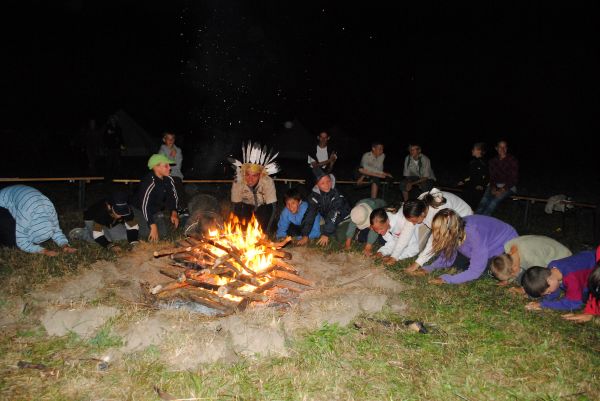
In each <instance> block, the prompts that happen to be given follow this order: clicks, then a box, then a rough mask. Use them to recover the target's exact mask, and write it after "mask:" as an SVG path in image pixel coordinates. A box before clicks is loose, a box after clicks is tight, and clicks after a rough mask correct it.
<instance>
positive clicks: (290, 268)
mask: <svg viewBox="0 0 600 401" xmlns="http://www.w3.org/2000/svg"><path fill="white" fill-rule="evenodd" d="M273 264H274V265H275V266H277V267H279V268H281V269H283V270H286V271H288V272H290V273H294V274H297V273H298V270H296V269H295V268H294V266H292V265H290V264H289V263H286V262H284V261H283V260H281V259H273Z"/></svg>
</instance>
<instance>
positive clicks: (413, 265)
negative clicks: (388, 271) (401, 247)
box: [404, 262, 421, 273]
mask: <svg viewBox="0 0 600 401" xmlns="http://www.w3.org/2000/svg"><path fill="white" fill-rule="evenodd" d="M420 268H421V265H420V264H418V263H417V262H413V263H411V264H410V266H408V267H407V268H406V269H404V271H406V272H407V273H411V272H415V271H417V270H419V269H420Z"/></svg>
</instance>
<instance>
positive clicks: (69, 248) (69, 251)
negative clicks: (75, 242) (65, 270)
mask: <svg viewBox="0 0 600 401" xmlns="http://www.w3.org/2000/svg"><path fill="white" fill-rule="evenodd" d="M62 250H63V252H64V253H75V252H77V249H75V248H72V247H70V246H69V245H65V246H63V248H62Z"/></svg>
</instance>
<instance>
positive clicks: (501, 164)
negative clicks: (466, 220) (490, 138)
mask: <svg viewBox="0 0 600 401" xmlns="http://www.w3.org/2000/svg"><path fill="white" fill-rule="evenodd" d="M496 152H497V153H498V155H497V156H496V157H494V158H493V159H492V160H490V183H489V184H488V186H487V188H486V190H485V193H484V194H483V198H481V202H479V206H478V207H477V211H476V212H475V213H476V214H483V215H486V216H491V215H492V214H493V213H494V210H496V208H497V207H498V205H499V204H500V202H502V201H503V200H504V199H506V198H508V197H510V196H512V195H514V194H515V193H517V183H518V181H519V162H518V161H517V159H516V158H515V157H514V156H513V155H511V154H509V153H508V143H507V142H506V141H504V140H501V141H498V143H497V144H496Z"/></svg>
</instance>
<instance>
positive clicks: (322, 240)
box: [317, 235, 329, 246]
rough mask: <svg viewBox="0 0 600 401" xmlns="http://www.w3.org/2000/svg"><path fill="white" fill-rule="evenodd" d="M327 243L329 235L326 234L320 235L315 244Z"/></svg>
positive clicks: (323, 244) (322, 244)
mask: <svg viewBox="0 0 600 401" xmlns="http://www.w3.org/2000/svg"><path fill="white" fill-rule="evenodd" d="M327 244H329V237H328V236H326V235H321V238H319V239H318V240H317V245H319V246H325V245H327Z"/></svg>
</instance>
